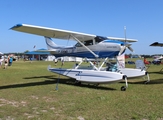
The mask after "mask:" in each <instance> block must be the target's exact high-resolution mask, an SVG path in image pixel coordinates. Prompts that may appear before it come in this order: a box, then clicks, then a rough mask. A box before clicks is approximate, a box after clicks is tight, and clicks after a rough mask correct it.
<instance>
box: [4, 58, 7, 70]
mask: <svg viewBox="0 0 163 120" xmlns="http://www.w3.org/2000/svg"><path fill="white" fill-rule="evenodd" d="M4 65H5V66H4V69H7V65H8V59H7V58H5V59H4Z"/></svg>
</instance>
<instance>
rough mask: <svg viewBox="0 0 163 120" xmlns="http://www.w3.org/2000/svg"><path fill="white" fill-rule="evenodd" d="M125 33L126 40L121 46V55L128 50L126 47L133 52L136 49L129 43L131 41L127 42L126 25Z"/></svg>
mask: <svg viewBox="0 0 163 120" xmlns="http://www.w3.org/2000/svg"><path fill="white" fill-rule="evenodd" d="M124 34H125V42H124V45H122V46H121V50H120V51H119V55H121V54H122V53H123V52H124V51H125V50H126V48H127V49H129V50H130V51H131V52H133V51H134V50H133V49H132V48H131V45H132V44H129V43H127V41H126V26H124Z"/></svg>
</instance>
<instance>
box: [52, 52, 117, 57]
mask: <svg viewBox="0 0 163 120" xmlns="http://www.w3.org/2000/svg"><path fill="white" fill-rule="evenodd" d="M93 52H94V53H95V54H97V55H99V58H106V57H109V58H113V57H115V56H117V55H118V53H119V51H114V52H108V51H100V52H99V51H93ZM53 55H54V56H55V57H63V56H71V57H82V58H95V56H94V55H93V54H92V53H90V52H89V51H85V52H76V53H65V54H63V53H62V54H53Z"/></svg>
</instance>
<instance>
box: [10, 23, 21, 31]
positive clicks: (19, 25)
mask: <svg viewBox="0 0 163 120" xmlns="http://www.w3.org/2000/svg"><path fill="white" fill-rule="evenodd" d="M21 26H23V24H16V25H15V26H13V27H11V28H10V29H12V30H13V29H15V28H19V27H21Z"/></svg>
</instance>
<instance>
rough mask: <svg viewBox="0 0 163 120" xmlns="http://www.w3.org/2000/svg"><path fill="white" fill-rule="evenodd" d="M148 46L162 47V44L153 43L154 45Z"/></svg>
mask: <svg viewBox="0 0 163 120" xmlns="http://www.w3.org/2000/svg"><path fill="white" fill-rule="evenodd" d="M150 46H159V47H163V43H159V42H154V43H152V44H151V45H150Z"/></svg>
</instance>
